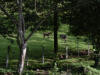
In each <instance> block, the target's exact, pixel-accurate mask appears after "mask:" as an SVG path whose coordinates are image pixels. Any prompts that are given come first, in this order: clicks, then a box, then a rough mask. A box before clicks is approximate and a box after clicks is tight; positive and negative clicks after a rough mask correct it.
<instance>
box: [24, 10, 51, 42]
mask: <svg viewBox="0 0 100 75" xmlns="http://www.w3.org/2000/svg"><path fill="white" fill-rule="evenodd" d="M51 13H52V12H51ZM51 13H49V14H48V15H47V16H46V17H45V18H44V19H43V20H41V22H39V23H38V25H37V26H36V28H35V29H33V30H32V32H31V33H30V34H29V35H28V37H27V38H26V40H25V41H26V42H27V41H28V40H29V39H30V37H31V36H32V35H33V33H34V32H36V31H37V30H38V28H39V27H40V25H41V24H43V22H44V21H45V20H46V19H47V18H48V17H49V16H50V14H51Z"/></svg>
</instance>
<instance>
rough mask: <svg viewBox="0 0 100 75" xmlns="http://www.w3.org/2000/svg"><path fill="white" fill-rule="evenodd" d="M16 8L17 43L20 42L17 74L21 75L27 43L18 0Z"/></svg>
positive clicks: (19, 0)
mask: <svg viewBox="0 0 100 75" xmlns="http://www.w3.org/2000/svg"><path fill="white" fill-rule="evenodd" d="M17 2H18V7H19V11H18V13H19V21H18V35H17V36H18V41H19V42H20V47H19V48H21V49H20V60H19V66H18V74H19V75H22V72H23V69H24V62H25V56H26V50H27V49H26V48H27V43H26V42H25V25H24V24H25V23H24V17H23V11H22V0H18V1H17Z"/></svg>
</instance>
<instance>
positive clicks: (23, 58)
mask: <svg viewBox="0 0 100 75" xmlns="http://www.w3.org/2000/svg"><path fill="white" fill-rule="evenodd" d="M26 48H27V44H26V43H24V44H23V45H22V49H21V54H20V55H21V56H20V61H19V68H18V73H19V75H22V72H23V69H24V61H25V56H26V50H27V49H26Z"/></svg>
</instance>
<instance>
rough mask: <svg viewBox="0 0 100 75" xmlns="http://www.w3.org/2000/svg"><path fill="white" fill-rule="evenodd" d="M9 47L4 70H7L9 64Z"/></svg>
mask: <svg viewBox="0 0 100 75" xmlns="http://www.w3.org/2000/svg"><path fill="white" fill-rule="evenodd" d="M10 49H11V48H10V45H9V46H8V48H7V56H6V68H8V63H9V52H10Z"/></svg>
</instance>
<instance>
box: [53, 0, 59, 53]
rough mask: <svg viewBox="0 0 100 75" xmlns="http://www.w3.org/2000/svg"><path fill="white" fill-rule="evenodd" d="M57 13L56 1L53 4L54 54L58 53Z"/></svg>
mask: <svg viewBox="0 0 100 75" xmlns="http://www.w3.org/2000/svg"><path fill="white" fill-rule="evenodd" d="M57 36H58V11H57V0H55V2H54V53H55V54H57V52H58V37H57Z"/></svg>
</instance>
